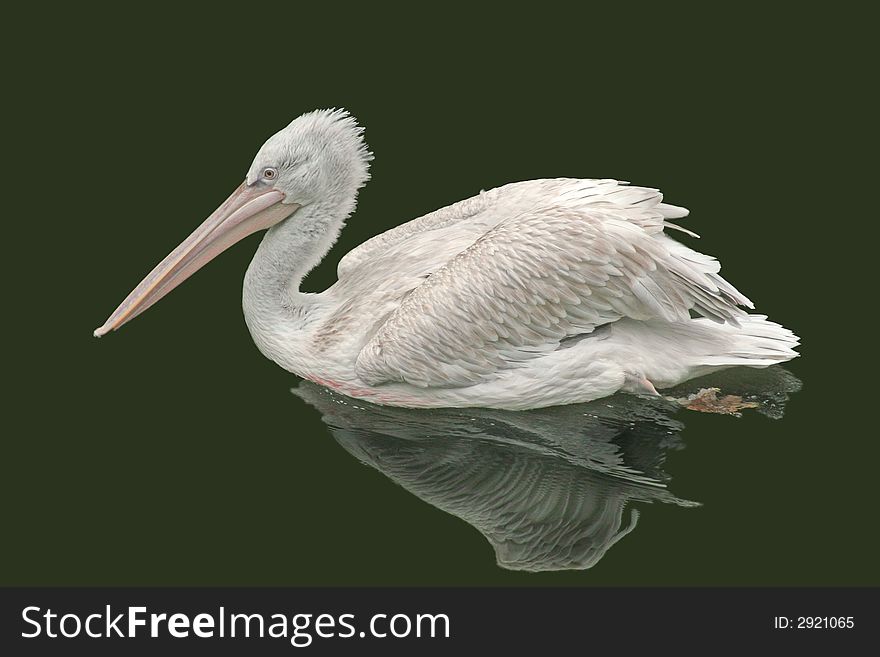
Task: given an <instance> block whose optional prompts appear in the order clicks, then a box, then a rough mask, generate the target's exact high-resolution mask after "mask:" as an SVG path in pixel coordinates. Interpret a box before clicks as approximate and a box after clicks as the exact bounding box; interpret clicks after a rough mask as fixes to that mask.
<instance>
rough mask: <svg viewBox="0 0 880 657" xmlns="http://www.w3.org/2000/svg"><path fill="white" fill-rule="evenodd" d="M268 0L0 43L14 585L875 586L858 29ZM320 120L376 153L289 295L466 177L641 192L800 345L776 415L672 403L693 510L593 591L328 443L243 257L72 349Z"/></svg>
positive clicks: (654, 517)
mask: <svg viewBox="0 0 880 657" xmlns="http://www.w3.org/2000/svg"><path fill="white" fill-rule="evenodd" d="M283 4H284V3H273V4H266V3H251V4H241V5H240V6H239V7H238V8H237V9H235V10H234V11H229V12H227V11H221V10H218V9H216V8H205V9H203V10H201V11H198V10H196V9H189V8H187V5H186V4H184V3H177V4H176V5H175V7H174V9H173V10H171V11H165V10H163V11H159V10H152V9H149V8H148V6H147V5H142V6H141V7H140V8H139V9H128V8H126V9H124V10H123V9H120V8H116V9H110V8H106V9H101V10H99V9H91V10H84V9H81V8H77V9H76V10H70V9H65V10H61V9H49V8H44V9H43V10H42V11H43V14H42V15H40V16H35V15H23V14H16V15H9V16H7V20H5V21H4V22H5V23H6V24H5V32H6V34H5V35H4V46H3V48H4V50H5V53H4V54H5V57H4V61H5V64H6V67H7V73H6V74H5V77H6V79H7V83H6V87H7V88H6V93H4V96H5V100H4V110H3V111H4V120H3V130H4V135H5V136H4V144H5V147H4V157H3V165H4V168H5V169H6V175H5V183H4V187H5V192H4V227H5V229H6V231H5V238H4V247H5V248H4V271H5V280H6V285H5V298H4V301H5V313H4V322H3V325H4V334H5V336H4V344H5V350H4V354H5V359H4V360H5V363H4V364H5V367H4V388H5V390H6V392H5V394H4V408H5V412H4V419H5V421H4V424H5V427H6V428H5V430H4V438H3V452H2V453H3V457H2V477H0V492H2V500H3V501H2V505H3V531H2V540H0V545H2V547H0V583H4V584H94V585H97V584H277V585H281V584H291V585H305V584H316V585H321V584H335V585H342V584H381V585H392V584H566V585H572V584H574V585H596V584H603V585H617V584H669V585H685V584H868V583H870V584H880V576H878V569H877V566H876V554H877V553H878V548H880V546H878V541H877V537H876V531H875V529H874V524H875V522H876V521H875V520H871V518H872V517H874V515H875V513H876V508H875V507H876V504H875V500H876V496H877V493H876V484H875V470H876V463H877V458H878V453H880V452H878V442H877V439H876V436H875V435H874V434H875V431H876V430H872V429H871V428H870V427H871V426H873V424H874V421H873V419H872V418H871V414H870V411H872V410H873V407H874V406H875V402H874V397H875V394H876V392H875V391H876V373H875V371H874V367H875V366H874V360H875V359H874V350H873V346H872V345H871V346H869V345H870V342H869V341H873V340H874V339H875V338H874V330H873V326H874V324H873V320H872V319H871V315H872V313H873V309H872V305H873V303H872V302H873V301H874V299H875V298H876V293H875V292H874V291H873V287H874V285H873V282H874V279H873V271H872V270H873V261H872V260H873V259H872V258H871V257H869V256H870V251H872V250H873V248H874V247H873V243H872V241H871V240H873V238H871V240H868V238H867V236H866V232H867V231H868V230H869V228H873V224H874V222H875V221H876V216H875V215H876V211H875V209H874V205H875V203H874V201H873V197H874V196H875V192H874V189H873V186H874V185H875V180H874V176H873V172H871V175H870V176H869V175H868V171H869V170H868V166H869V165H870V166H872V167H873V166H874V165H873V163H867V162H866V161H865V159H864V157H863V155H862V150H866V149H867V145H866V141H865V140H867V139H868V138H869V137H870V136H871V134H870V133H869V132H868V131H867V130H866V128H865V121H866V117H867V111H868V109H867V107H866V104H865V98H864V97H863V95H864V93H865V92H864V89H865V88H866V87H867V86H868V85H867V81H868V79H869V75H868V73H867V71H865V70H864V65H865V63H866V62H867V59H868V57H867V50H863V48H867V46H866V45H864V46H863V45H862V44H867V42H868V41H867V38H863V35H860V34H859V31H860V30H861V29H862V28H861V25H866V24H867V23H866V20H865V18H864V17H860V16H858V15H856V14H854V13H848V12H847V11H845V10H844V7H845V5H835V8H836V13H835V15H834V16H828V15H821V14H817V13H816V14H814V13H807V12H806V11H805V10H804V9H803V7H802V6H800V7H798V9H797V11H796V12H795V11H794V10H792V11H790V12H789V11H784V10H782V9H773V8H772V7H771V6H770V5H767V4H763V5H761V6H760V9H758V8H757V7H756V8H748V7H745V6H743V5H741V4H737V5H732V6H730V7H729V8H727V9H720V8H716V7H713V8H712V9H711V10H710V9H709V8H708V6H706V8H701V9H697V8H691V9H684V8H682V9H677V10H671V9H663V10H657V9H654V10H650V11H647V10H639V9H636V8H635V7H634V6H627V7H626V8H623V9H621V10H619V11H616V12H613V13H608V12H602V11H599V10H597V9H595V8H592V7H587V6H583V7H582V8H580V9H577V10H575V9H573V8H571V7H568V8H562V7H557V8H553V6H552V5H548V4H547V3H539V4H538V5H534V6H532V7H531V8H530V9H529V11H528V13H521V14H520V13H516V12H514V11H513V10H512V9H510V7H507V8H506V9H501V8H495V9H489V8H488V7H484V5H482V4H473V3H472V4H470V5H469V6H467V8H466V9H464V8H462V9H454V8H453V7H452V6H451V5H447V4H446V3H443V4H442V5H438V6H437V8H435V9H430V10H429V9H418V10H416V9H415V6H413V7H412V8H410V9H400V10H397V11H393V12H392V11H378V10H376V9H365V8H361V9H359V10H356V11H355V10H348V9H344V8H342V7H334V8H333V9H332V11H328V12H326V13H323V14H317V13H314V12H313V10H308V11H307V10H304V9H303V8H302V7H295V8H294V7H289V8H288V7H286V6H283ZM120 7H121V6H120ZM774 12H776V13H774ZM329 106H342V107H346V108H348V109H349V110H351V112H352V113H353V114H354V115H355V116H356V117H357V118H358V119H359V120H360V121H361V122H362V124H363V125H364V126H366V128H367V131H366V137H367V140H368V142H369V144H370V146H371V148H372V149H373V151H374V152H375V155H376V160H375V162H374V165H373V169H372V171H373V179H372V181H371V182H370V183H369V184H368V186H367V188H366V189H365V190H364V191H363V192H362V194H361V197H360V204H359V209H358V211H357V213H356V215H355V216H354V217H353V218H352V219H351V220H350V222H349V226H348V227H347V228H346V230H345V232H344V234H343V236H342V238H341V240H340V242H339V243H338V244H337V246H336V247H335V248H334V250H333V251H332V253H331V254H330V256H329V257H328V259H327V260H326V261H325V263H324V264H323V265H322V266H321V267H319V268H318V269H317V270H316V271H315V272H313V274H312V275H311V276H310V278H309V279H308V281H307V286H308V289H312V290H320V289H324V288H325V287H326V286H328V285H329V284H330V283H332V281H333V280H334V276H335V267H336V263H337V261H338V259H339V257H340V256H341V255H342V254H344V253H345V252H347V251H348V250H349V249H351V248H353V247H354V246H355V245H357V244H359V243H360V242H362V241H363V240H364V239H366V238H367V237H369V236H372V235H374V234H377V233H379V232H381V231H383V230H386V229H388V228H391V227H392V226H395V225H397V224H398V223H400V222H402V221H405V220H408V219H410V218H414V217H416V216H419V215H421V214H423V213H425V212H427V211H429V210H433V209H435V208H437V207H439V206H443V205H446V204H448V203H451V202H454V201H456V200H459V199H461V198H464V197H467V196H470V195H472V194H474V193H476V192H477V191H478V190H480V189H481V188H485V189H488V188H491V187H493V186H496V185H499V184H503V183H505V182H509V181H514V180H522V179H529V178H537V177H552V176H575V177H617V178H621V179H624V180H630V181H632V182H634V183H637V184H642V185H648V186H656V187H659V188H661V189H662V190H663V191H664V192H665V193H666V198H667V199H668V200H669V201H670V202H672V203H677V204H681V205H685V206H687V207H689V208H690V209H691V212H692V214H691V218H690V219H688V220H687V221H686V225H687V226H688V227H690V228H693V229H694V230H696V231H698V232H700V233H701V234H702V236H703V239H702V242H701V243H700V244H699V247H700V248H701V249H703V250H705V251H706V252H708V253H711V254H714V255H716V256H718V257H719V258H720V259H721V260H722V262H723V263H724V273H725V274H726V276H727V277H728V278H729V279H730V280H731V281H733V282H734V283H735V284H736V285H737V286H738V287H740V289H742V290H743V291H744V292H746V293H747V294H748V295H749V296H750V297H751V298H752V299H753V300H754V301H755V302H756V303H757V305H758V308H759V309H760V310H763V311H766V312H768V313H769V314H770V315H771V316H772V318H773V319H776V320H778V321H780V322H782V323H783V324H785V325H787V326H789V327H791V328H792V329H794V330H795V331H796V332H798V333H799V334H800V335H801V336H802V339H803V342H804V345H803V347H802V349H801V352H802V354H803V357H802V358H800V359H799V360H797V361H796V362H794V363H793V364H792V365H791V371H792V372H794V373H795V374H797V376H799V377H800V378H801V379H802V380H803V382H804V389H803V390H802V391H801V392H800V393H798V394H797V395H795V396H794V397H793V398H792V400H791V402H790V403H789V407H788V413H787V416H786V417H785V419H783V420H781V421H776V422H774V421H771V420H768V419H766V418H764V417H762V416H760V415H754V414H753V415H747V416H746V417H744V418H742V419H740V420H736V419H733V418H726V417H719V416H705V415H701V414H696V413H694V414H689V415H688V416H687V417H686V418H683V419H685V421H686V422H687V428H686V430H685V431H684V433H683V439H684V441H685V443H686V445H687V448H686V449H685V450H683V451H680V452H674V453H671V454H670V456H669V459H668V463H667V466H666V471H667V472H668V473H669V474H670V475H671V476H672V483H671V489H672V490H673V492H674V493H675V494H677V495H679V496H681V497H684V498H688V499H697V500H700V501H701V502H703V504H704V506H703V507H702V508H699V509H693V510H689V509H681V508H677V507H673V506H668V505H656V504H655V505H653V506H651V507H647V508H643V512H642V518H641V521H640V523H639V527H638V530H637V531H636V532H634V533H633V534H632V535H630V536H628V537H626V538H625V539H624V540H622V541H621V542H620V543H619V544H618V545H617V546H616V547H614V548H613V549H612V550H610V551H609V552H608V554H607V555H606V557H605V558H604V559H603V560H602V561H601V562H600V563H599V564H598V566H596V567H595V568H594V569H593V570H590V571H587V572H582V573H581V572H574V573H559V574H543V575H526V574H516V573H509V572H505V571H503V570H500V569H499V568H497V567H496V566H495V563H494V555H493V554H492V551H491V549H490V548H489V546H488V545H487V544H486V543H485V541H484V539H483V538H482V537H481V536H480V535H479V534H478V533H477V532H476V531H475V530H474V529H472V528H471V527H470V526H468V525H467V524H465V523H464V522H462V521H461V520H459V519H457V518H454V517H452V516H449V515H446V514H444V513H443V512H441V511H438V510H436V509H434V508H432V507H430V506H428V505H427V504H425V503H423V502H421V501H419V500H418V499H417V498H415V497H413V496H412V495H410V494H409V493H407V492H405V491H403V490H402V489H400V488H398V487H396V486H395V485H394V484H393V483H391V482H390V481H388V480H387V479H385V478H384V477H383V476H382V475H381V474H379V473H378V472H376V471H374V470H373V469H371V468H368V467H364V466H363V465H360V464H359V463H358V462H357V461H355V460H354V459H353V458H352V457H351V456H349V455H348V454H347V453H345V452H344V451H343V450H342V449H341V448H340V447H339V446H338V445H337V444H336V443H335V442H334V441H333V439H332V438H331V437H330V435H329V433H328V432H327V430H326V428H325V427H324V425H323V424H322V422H321V421H320V417H319V415H318V413H317V412H316V411H314V410H313V409H311V408H310V407H308V406H306V405H305V404H304V403H303V402H302V401H300V400H299V399H297V398H295V397H294V396H293V395H291V394H290V392H289V389H290V388H291V387H292V386H293V385H295V384H296V382H297V381H298V379H296V377H294V376H293V375H292V374H289V373H287V372H284V371H282V370H281V369H279V368H277V367H276V366H275V365H274V364H272V363H271V362H269V361H267V360H265V359H264V358H263V357H262V356H261V355H260V354H259V353H258V352H257V350H256V348H255V347H254V346H253V344H252V342H251V340H250V337H249V335H248V333H247V330H246V328H245V325H244V322H243V319H242V315H241V307H240V290H241V280H242V276H243V273H244V270H245V267H246V265H247V263H248V261H249V259H250V257H251V255H252V254H253V251H254V249H255V246H256V244H257V241H258V240H259V237H251V238H249V239H248V240H246V241H245V243H243V244H240V245H239V246H238V247H237V248H235V249H233V250H232V251H230V252H228V253H226V254H224V255H223V256H222V257H221V258H220V259H219V260H218V261H217V262H215V263H212V264H211V265H210V266H209V267H208V268H206V269H205V270H204V271H202V272H200V273H199V274H198V275H197V276H196V277H195V278H194V279H192V280H191V281H189V282H187V283H186V284H185V285H184V286H183V287H181V288H180V289H178V290H177V291H175V292H174V293H173V294H172V295H171V296H170V297H168V298H166V299H165V300H163V301H162V302H161V303H160V304H159V305H158V306H156V307H155V308H154V309H151V310H150V311H149V312H148V313H146V314H145V315H144V316H142V317H140V318H138V319H137V320H136V321H134V322H133V323H131V324H129V325H127V326H126V327H125V328H124V330H122V331H121V332H119V333H115V334H112V335H110V336H108V337H106V338H104V339H102V340H96V339H94V338H92V337H91V331H92V330H93V329H94V327H96V326H98V325H100V324H101V323H102V322H103V320H104V319H105V318H106V316H107V315H108V314H109V312H110V311H112V310H113V308H114V307H115V306H116V304H117V303H118V302H119V301H120V300H121V299H122V298H123V296H124V295H125V294H126V293H127V292H128V291H129V290H130V289H131V288H132V287H133V286H134V285H135V284H136V283H137V282H138V281H139V280H140V279H141V277H142V276H143V275H144V274H146V272H147V271H149V269H150V268H151V267H152V266H153V265H154V264H155V263H156V262H157V261H158V260H159V259H161V258H162V257H163V256H164V255H165V254H166V253H167V252H168V251H169V250H170V249H171V248H172V247H174V246H175V245H176V244H177V243H178V242H179V241H180V240H181V239H182V238H183V237H184V236H186V235H187V234H188V233H189V232H190V230H191V229H192V228H193V227H194V226H196V225H197V224H198V223H199V222H200V221H202V219H203V218H204V217H205V216H206V215H207V214H208V213H210V212H211V211H212V210H213V209H214V207H215V206H216V205H217V204H218V203H219V202H220V201H222V200H223V199H224V198H225V197H226V195H227V194H228V193H229V192H230V191H231V190H232V189H233V188H234V187H235V186H236V185H237V184H238V183H239V182H240V181H241V179H242V177H243V175H244V173H245V171H246V169H247V167H248V165H249V163H250V161H251V158H252V157H253V155H254V153H255V152H256V150H257V149H258V148H259V146H260V145H261V144H262V143H263V141H264V140H265V139H266V138H267V137H268V136H270V135H271V134H272V133H274V132H275V131H276V130H278V129H280V128H281V127H283V126H284V125H285V124H286V123H287V122H289V121H290V120H291V119H292V118H294V117H295V116H297V115H298V114H300V113H302V112H304V111H307V110H310V109H313V108H316V107H329ZM871 152H874V151H871ZM869 270H870V271H869ZM869 282H870V283H871V288H872V290H871V292H870V293H868V292H867V287H868V284H869Z"/></svg>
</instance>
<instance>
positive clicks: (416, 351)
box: [95, 109, 798, 410]
mask: <svg viewBox="0 0 880 657" xmlns="http://www.w3.org/2000/svg"><path fill="white" fill-rule="evenodd" d="M372 159H373V155H372V153H371V152H370V151H369V150H368V148H367V146H366V144H365V142H364V138H363V128H362V127H360V126H359V125H358V123H357V121H356V120H355V119H354V118H353V117H352V116H351V115H350V114H349V113H348V112H347V111H345V110H341V109H334V110H319V111H314V112H309V113H306V114H303V115H302V116H300V117H298V118H297V119H295V120H294V121H293V122H292V123H290V124H289V125H288V126H287V127H285V128H284V129H282V130H281V131H280V132H278V133H276V134H275V135H273V136H272V137H270V138H269V139H268V141H266V143H265V144H264V145H263V146H262V148H260V150H259V152H258V153H257V155H256V157H255V158H254V161H253V163H252V164H251V166H250V168H249V169H248V172H247V176H246V177H245V180H244V182H242V184H241V185H240V186H239V187H238V188H237V189H236V190H235V191H234V192H233V193H232V195H231V196H230V197H229V198H228V199H227V200H226V201H225V202H224V203H223V204H222V205H221V206H220V207H219V208H218V209H217V210H216V211H215V212H214V213H213V214H211V215H210V216H209V217H208V218H207V219H206V220H205V221H204V223H202V224H201V225H200V226H199V227H198V228H196V230H195V231H194V232H193V233H192V234H191V235H190V236H189V237H187V238H186V239H185V240H184V241H183V242H182V243H181V244H180V246H178V247H177V248H176V249H175V250H174V251H172V253H171V254H169V255H168V256H167V257H166V258H165V259H164V260H163V261H162V262H160V263H159V264H158V265H157V266H156V268H155V269H153V271H152V272H150V273H149V274H148V275H147V277H146V278H145V279H144V280H143V281H142V282H141V283H140V284H139V285H138V286H137V287H136V288H135V289H134V290H133V291H132V292H131V294H129V295H128V297H127V298H126V299H125V300H124V301H123V302H122V304H121V305H120V306H119V307H118V308H117V309H116V310H115V311H114V312H113V314H112V315H110V317H109V318H108V319H107V321H106V322H105V323H104V325H103V326H101V327H100V328H98V329H97V330H96V331H95V336H97V337H100V336H102V335H104V334H106V333H108V332H109V331H112V330H115V329H118V328H119V327H120V326H122V325H123V324H125V323H126V322H128V321H130V320H132V319H133V318H134V317H136V316H138V315H139V314H140V313H142V312H144V311H145V310H146V309H147V308H149V307H150V306H152V305H153V304H154V303H156V302H157V301H158V300H159V299H161V298H162V297H163V296H165V295H166V294H168V293H169V292H170V291H171V290H173V289H174V288H175V287H177V286H178V285H180V283H182V282H183V281H184V280H186V279H187V278H188V277H189V276H191V275H192V274H193V273H194V272H196V271H197V270H198V269H199V268H201V267H202V266H203V265H205V264H206V263H207V262H208V261H210V260H211V259H212V258H214V257H215V256H217V255H218V254H219V253H221V252H222V251H224V250H226V249H227V248H229V247H230V246H232V245H233V244H234V243H236V242H238V241H239V240H241V239H243V238H244V237H246V236H247V235H250V234H252V233H254V232H256V231H261V230H265V231H266V234H265V236H264V237H263V240H262V241H261V242H260V245H259V247H258V248H257V252H256V254H255V256H254V258H253V260H252V261H251V263H250V265H249V266H248V269H247V273H246V274H245V279H244V287H243V294H242V305H243V309H244V317H245V321H246V323H247V326H248V329H249V330H250V333H251V336H252V337H253V339H254V342H255V343H256V345H257V347H258V348H259V349H260V351H261V352H262V353H263V354H264V355H265V356H267V357H268V358H270V359H271V360H273V361H275V362H276V363H278V364H279V365H280V366H281V367H283V368H285V369H287V370H289V371H290V372H293V373H294V374H297V375H299V376H301V377H303V378H305V379H308V380H311V381H313V382H315V383H318V384H320V385H323V386H326V387H329V388H332V389H334V390H336V391H338V392H341V393H343V394H345V395H347V396H350V397H355V398H359V399H365V400H367V401H370V402H374V403H377V404H384V405H393V406H407V407H468V406H480V407H490V408H499V409H510V410H521V409H528V408H537V407H544V406H554V405H561V404H571V403H579V402H586V401H590V400H593V399H598V398H600V397H605V396H608V395H611V394H613V393H615V392H618V391H625V392H632V393H637V394H649V395H654V394H657V389H658V388H659V389H663V388H667V387H671V386H674V385H676V384H678V383H681V382H682V381H685V380H687V379H690V378H692V377H696V376H701V375H704V374H707V373H709V372H712V371H715V370H718V369H722V368H726V367H733V366H738V365H745V366H750V367H766V366H768V365H772V364H774V363H778V362H782V361H786V360H789V359H791V358H794V357H795V356H797V353H796V352H795V351H794V347H795V346H797V344H798V338H797V337H796V336H795V335H794V334H793V333H792V332H791V331H789V330H788V329H786V328H783V327H782V326H780V325H779V324H776V323H774V322H771V321H769V320H768V319H767V317H766V316H764V315H757V314H748V313H747V311H746V310H744V309H743V308H753V305H752V303H751V302H750V301H749V299H748V298H746V297H745V296H744V295H743V294H741V293H740V292H739V291H737V289H736V288H735V287H733V285H731V284H730V283H728V282H727V281H725V280H724V279H723V278H722V277H721V276H720V275H719V270H720V265H719V263H718V261H717V260H715V259H714V258H712V257H710V256H706V255H703V254H701V253H698V252H696V251H694V250H692V249H690V248H689V247H687V246H685V245H683V244H681V243H680V242H677V241H675V240H673V239H672V238H670V237H669V236H668V235H667V234H666V230H667V229H670V230H671V229H677V230H681V231H683V232H685V233H690V231H687V230H685V229H683V228H680V227H679V226H677V225H675V224H673V223H671V222H670V220H674V219H680V218H682V217H685V216H686V215H687V214H688V211H687V210H685V209H684V208H680V207H676V206H674V205H669V204H667V203H663V202H662V195H661V194H660V192H659V191H658V190H656V189H650V188H645V187H636V186H631V185H629V184H627V183H625V182H619V181H616V180H610V179H570V178H558V179H541V180H529V181H524V182H517V183H511V184H507V185H504V186H502V187H498V188H495V189H491V190H489V191H482V192H480V193H479V194H478V195H477V196H474V197H472V198H469V199H466V200H463V201H459V202H458V203H455V204H453V205H450V206H448V207H445V208H441V209H439V210H436V211H434V212H431V213H429V214H426V215H424V216H423V217H420V218H418V219H415V220H413V221H409V222H407V223H404V224H402V225H400V226H397V227H396V228H392V229H391V230H388V231H386V232H385V233H382V234H380V235H377V236H375V237H373V238H371V239H369V240H367V241H366V242H364V243H363V244H361V245H360V246H359V247H357V248H355V249H354V250H353V251H351V252H350V253H348V254H347V255H345V256H344V257H343V258H342V259H341V260H340V262H339V265H338V270H337V278H338V280H337V282H336V283H335V284H334V285H332V286H331V287H330V288H329V289H327V290H325V291H324V292H321V293H319V294H314V293H305V292H301V291H300V290H299V286H300V282H301V281H302V279H303V278H304V276H305V275H306V274H307V273H308V272H309V271H310V270H311V269H312V268H313V267H314V266H315V265H317V264H318V263H319V262H320V261H321V259H322V258H323V257H324V255H325V254H326V253H327V251H328V250H329V249H330V247H331V246H332V245H333V243H334V242H335V241H336V239H337V237H338V236H339V233H340V231H341V230H342V228H343V225H344V224H345V221H346V220H347V219H348V217H349V216H350V215H351V213H352V212H353V211H354V209H355V204H356V200H357V194H358V190H359V189H360V188H361V187H362V186H363V185H364V183H366V181H367V180H368V178H369V164H370V161H371V160H372Z"/></svg>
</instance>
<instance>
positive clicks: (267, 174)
mask: <svg viewBox="0 0 880 657" xmlns="http://www.w3.org/2000/svg"><path fill="white" fill-rule="evenodd" d="M277 177H278V169H275V168H274V167H266V168H265V169H263V180H275V179H276V178H277Z"/></svg>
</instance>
